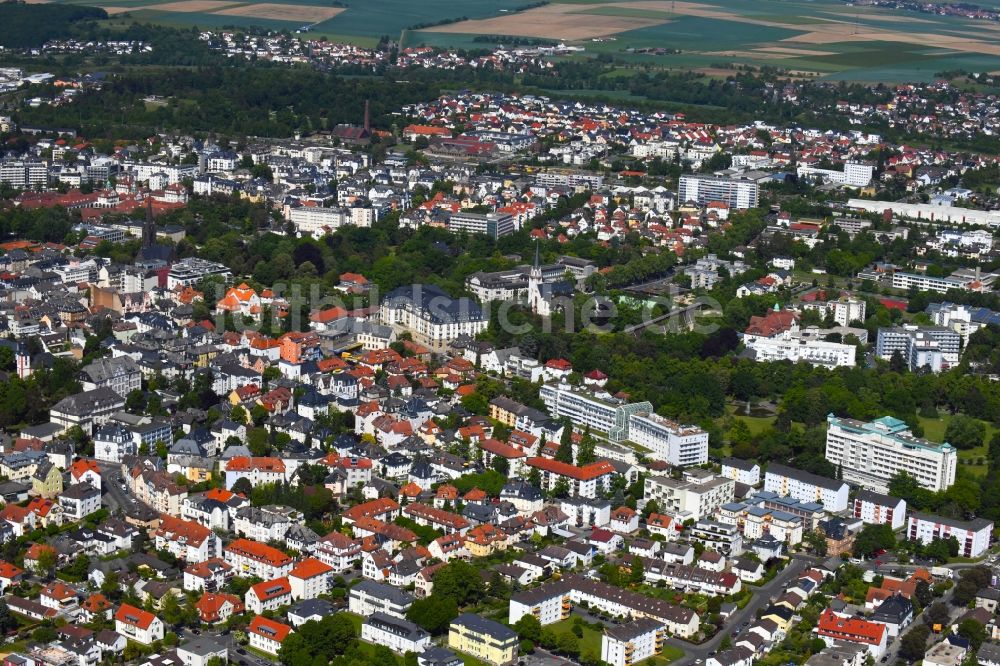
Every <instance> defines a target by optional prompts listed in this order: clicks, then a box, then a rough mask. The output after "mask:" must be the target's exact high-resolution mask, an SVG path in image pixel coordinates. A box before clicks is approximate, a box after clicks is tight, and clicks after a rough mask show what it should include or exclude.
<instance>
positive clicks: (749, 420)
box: [726, 403, 778, 436]
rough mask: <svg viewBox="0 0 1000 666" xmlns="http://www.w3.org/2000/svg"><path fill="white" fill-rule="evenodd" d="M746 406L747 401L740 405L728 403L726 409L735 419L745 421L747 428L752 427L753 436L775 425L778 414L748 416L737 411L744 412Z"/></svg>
mask: <svg viewBox="0 0 1000 666" xmlns="http://www.w3.org/2000/svg"><path fill="white" fill-rule="evenodd" d="M745 406H746V405H745V403H744V404H741V405H739V406H737V405H727V406H726V411H728V412H729V414H730V415H731V416H732V417H733V418H734V419H737V420H739V421H743V422H744V423H745V424H746V425H747V428H749V429H750V434H751V435H753V436H757V435H759V434H760V433H762V432H764V431H765V430H767V429H768V428H770V427H771V426H773V425H774V422H775V420H777V418H778V417H777V416H747V415H745V414H737V413H736V412H738V411H740V412H742V411H743V410H744V408H745Z"/></svg>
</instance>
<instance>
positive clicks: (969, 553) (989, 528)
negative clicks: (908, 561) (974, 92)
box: [906, 511, 993, 557]
mask: <svg viewBox="0 0 1000 666" xmlns="http://www.w3.org/2000/svg"><path fill="white" fill-rule="evenodd" d="M992 532H993V521H991V520H986V519H985V518H976V519H974V520H954V519H952V518H945V517H943V516H934V515H930V514H927V513H918V512H916V511H914V512H913V513H911V514H910V516H909V520H908V522H907V526H906V537H907V538H908V539H909V540H910V541H919V542H920V543H923V544H928V543H930V542H931V541H933V540H934V539H948V538H950V537H955V539H957V540H958V554H959V556H961V557H979V556H980V555H982V554H983V553H985V552H986V550H987V549H988V548H989V547H990V534H991V533H992Z"/></svg>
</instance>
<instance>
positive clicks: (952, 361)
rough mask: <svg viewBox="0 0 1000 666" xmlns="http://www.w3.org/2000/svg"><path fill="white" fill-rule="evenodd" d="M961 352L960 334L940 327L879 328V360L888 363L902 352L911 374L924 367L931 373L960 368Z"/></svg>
mask: <svg viewBox="0 0 1000 666" xmlns="http://www.w3.org/2000/svg"><path fill="white" fill-rule="evenodd" d="M961 349H962V336H961V334H960V333H958V332H957V331H955V330H953V329H950V328H944V327H940V326H914V325H912V324H907V325H905V326H897V327H895V328H880V329H878V337H877V338H876V340H875V355H876V356H878V357H879V358H881V359H884V360H887V361H888V360H890V359H891V358H892V356H893V354H895V353H896V352H899V354H900V355H901V356H902V357H903V360H904V361H906V364H907V367H909V369H910V370H918V369H920V368H925V367H929V368H930V369H931V371H932V372H941V371H942V370H946V369H948V368H949V367H952V366H954V365H957V364H958V360H959V356H960V355H961Z"/></svg>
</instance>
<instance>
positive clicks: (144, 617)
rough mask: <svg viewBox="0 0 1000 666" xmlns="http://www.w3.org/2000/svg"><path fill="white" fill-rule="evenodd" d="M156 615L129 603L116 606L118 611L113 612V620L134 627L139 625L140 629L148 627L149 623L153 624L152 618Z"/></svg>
mask: <svg viewBox="0 0 1000 666" xmlns="http://www.w3.org/2000/svg"><path fill="white" fill-rule="evenodd" d="M155 619H156V616H155V615H153V614H152V613H148V612H146V611H144V610H142V609H141V608H136V607H135V606H131V605H129V604H122V605H121V606H119V607H118V611H117V612H116V613H115V621H116V622H122V623H124V624H130V625H132V626H134V627H139V628H140V629H149V625H151V624H153V620H155Z"/></svg>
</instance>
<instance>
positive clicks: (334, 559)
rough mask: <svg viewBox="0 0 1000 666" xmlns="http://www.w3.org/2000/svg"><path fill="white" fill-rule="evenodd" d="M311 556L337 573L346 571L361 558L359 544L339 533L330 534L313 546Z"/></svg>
mask: <svg viewBox="0 0 1000 666" xmlns="http://www.w3.org/2000/svg"><path fill="white" fill-rule="evenodd" d="M313 555H314V556H315V557H316V559H318V560H319V561H320V562H322V563H323V564H326V565H328V566H330V567H333V569H334V571H336V572H337V573H343V572H345V571H348V570H349V569H351V568H352V567H353V566H354V563H355V562H357V561H358V559H360V557H361V544H360V543H359V542H358V541H356V540H354V539H352V538H351V537H349V536H347V535H346V534H341V533H340V532H331V533H330V534H328V535H327V536H325V537H323V538H322V539H320V540H319V541H317V542H316V543H315V544H314V545H313Z"/></svg>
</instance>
